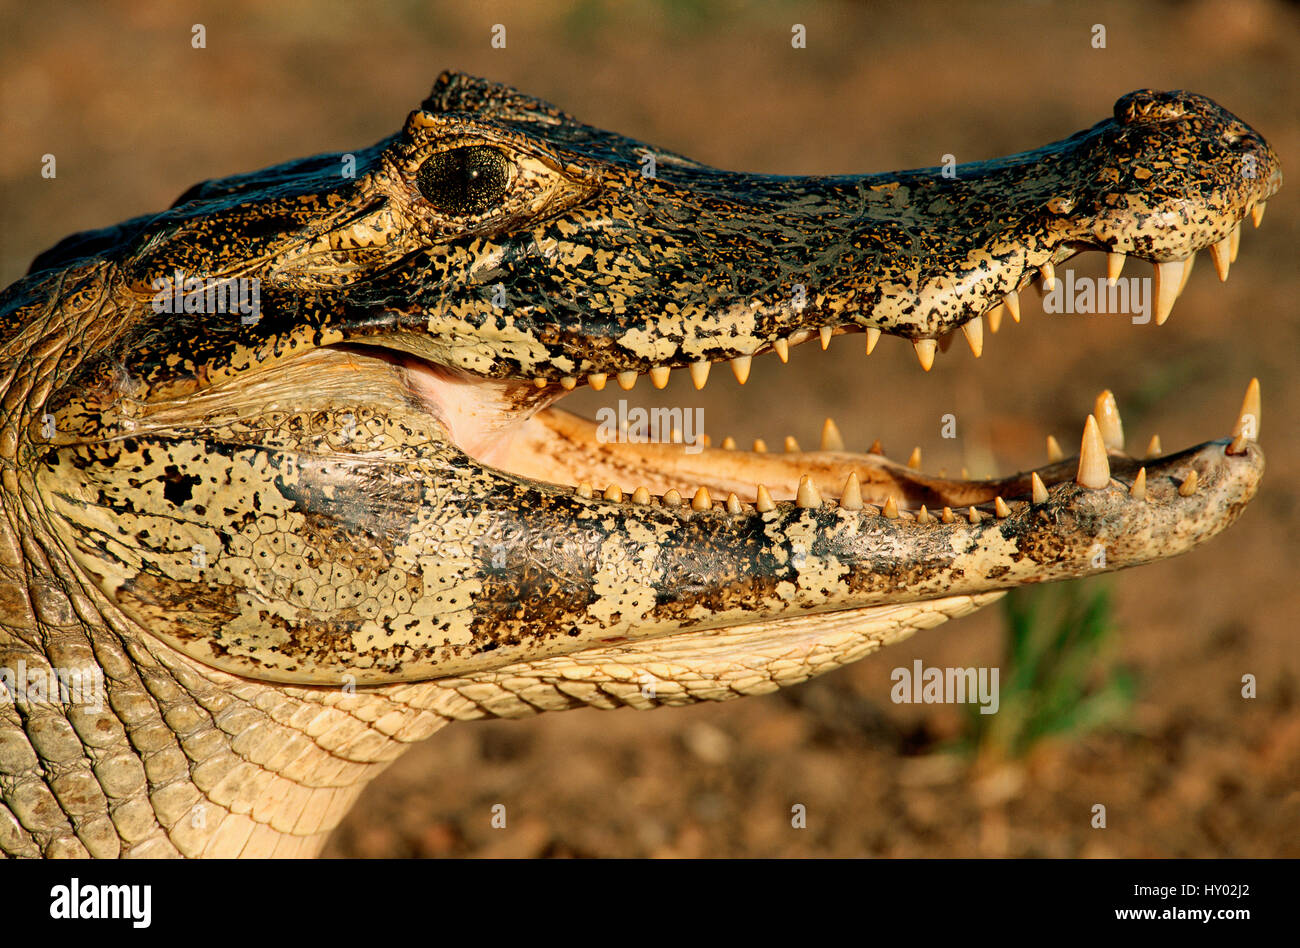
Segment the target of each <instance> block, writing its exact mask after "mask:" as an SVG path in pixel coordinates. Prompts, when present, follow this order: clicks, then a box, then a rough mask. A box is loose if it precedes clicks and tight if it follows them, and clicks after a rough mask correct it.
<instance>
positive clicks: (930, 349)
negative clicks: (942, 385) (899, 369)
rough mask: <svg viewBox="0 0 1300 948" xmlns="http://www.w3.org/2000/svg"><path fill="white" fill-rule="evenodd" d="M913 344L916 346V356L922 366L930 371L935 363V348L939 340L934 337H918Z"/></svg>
mask: <svg viewBox="0 0 1300 948" xmlns="http://www.w3.org/2000/svg"><path fill="white" fill-rule="evenodd" d="M912 345H913V346H915V347H916V358H917V360H918V361H920V363H921V368H923V369H925V371H927V372H929V371H930V367H931V366H933V365H934V350H935V349H936V348H937V347H938V345H939V344H938V342H936V341H935V340H933V339H917V340H914V341H913V342H912Z"/></svg>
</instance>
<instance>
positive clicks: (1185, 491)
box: [1178, 471, 1196, 497]
mask: <svg viewBox="0 0 1300 948" xmlns="http://www.w3.org/2000/svg"><path fill="white" fill-rule="evenodd" d="M1178 493H1179V495H1181V496H1183V497H1191V496H1192V495H1193V494H1195V493H1196V472H1195V471H1192V473H1190V474H1188V475H1187V480H1185V481H1183V482H1182V483H1181V484H1179V485H1178Z"/></svg>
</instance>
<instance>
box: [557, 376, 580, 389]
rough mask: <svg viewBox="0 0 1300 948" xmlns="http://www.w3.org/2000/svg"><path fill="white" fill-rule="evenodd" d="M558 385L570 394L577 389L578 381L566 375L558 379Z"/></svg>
mask: <svg viewBox="0 0 1300 948" xmlns="http://www.w3.org/2000/svg"><path fill="white" fill-rule="evenodd" d="M560 384H561V385H562V386H564V390H565V391H566V392H572V391H573V390H574V389H575V388H577V387H578V380H577V379H575V378H574V377H573V376H572V375H566V376H564V377H563V378H561V379H560Z"/></svg>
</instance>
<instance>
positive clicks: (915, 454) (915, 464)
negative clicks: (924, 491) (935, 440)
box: [907, 444, 921, 471]
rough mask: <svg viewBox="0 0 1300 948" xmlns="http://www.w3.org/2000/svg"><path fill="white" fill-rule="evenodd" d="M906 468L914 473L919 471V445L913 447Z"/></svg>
mask: <svg viewBox="0 0 1300 948" xmlns="http://www.w3.org/2000/svg"><path fill="white" fill-rule="evenodd" d="M907 466H908V467H910V468H911V469H912V470H914V471H919V470H920V469H921V446H920V445H919V444H918V445H917V446H916V447H914V448H913V449H912V453H911V454H910V455H908V458H907Z"/></svg>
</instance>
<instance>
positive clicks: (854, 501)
mask: <svg viewBox="0 0 1300 948" xmlns="http://www.w3.org/2000/svg"><path fill="white" fill-rule="evenodd" d="M840 506H841V507H843V508H844V509H845V510H861V509H862V487H861V485H860V484H858V475H857V474H856V473H853V474H850V475H849V476H848V479H847V480H846V481H845V482H844V492H843V493H842V494H840Z"/></svg>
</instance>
